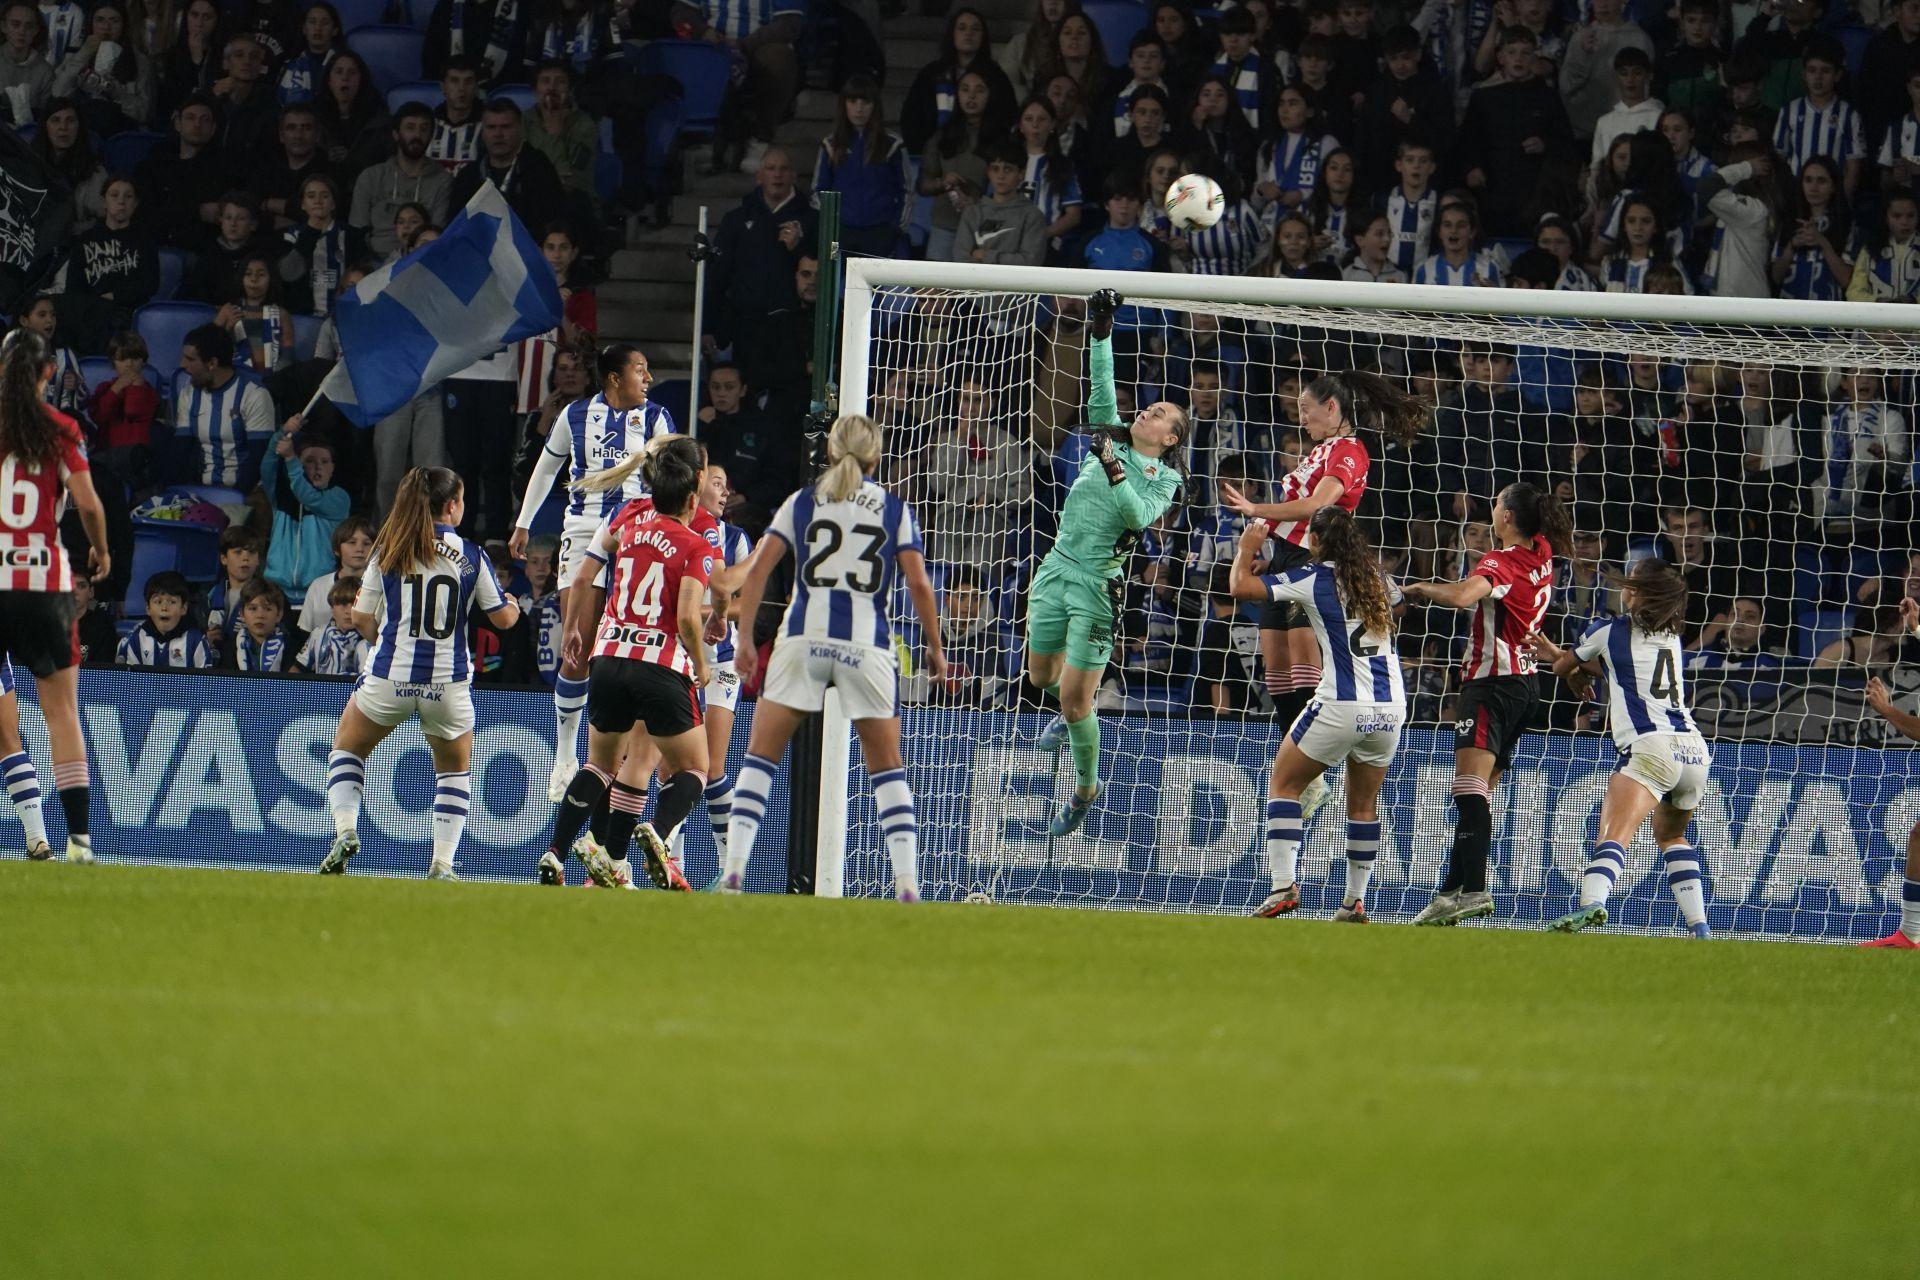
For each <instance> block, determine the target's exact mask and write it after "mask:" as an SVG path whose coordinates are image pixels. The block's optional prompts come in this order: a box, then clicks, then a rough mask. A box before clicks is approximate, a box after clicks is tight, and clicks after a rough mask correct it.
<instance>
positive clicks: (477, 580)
mask: <svg viewBox="0 0 1920 1280" xmlns="http://www.w3.org/2000/svg"><path fill="white" fill-rule="evenodd" d="M433 532H434V544H433V551H434V557H433V563H432V564H431V565H428V566H426V567H424V568H423V567H421V566H419V565H413V566H410V567H408V568H406V569H404V570H390V569H387V568H384V567H383V566H382V565H381V564H380V561H379V556H378V554H376V555H375V556H374V558H373V559H372V560H370V561H368V562H367V568H366V572H365V573H364V574H363V575H362V576H361V580H360V595H359V597H358V598H357V599H356V600H355V601H354V602H353V607H354V608H355V609H357V610H359V611H360V612H361V613H370V614H373V615H374V616H375V617H378V618H380V636H379V638H378V639H377V640H375V641H374V644H373V652H372V654H370V655H369V656H368V658H367V667H366V672H367V674H368V675H370V676H377V677H379V678H380V679H383V680H392V681H393V682H395V683H396V684H464V683H466V682H467V681H468V680H469V679H471V678H472V676H473V662H472V658H471V656H470V654H469V652H468V649H467V615H468V613H469V612H470V611H471V610H472V608H473V605H474V602H475V601H476V600H477V601H478V602H479V604H480V608H481V609H482V610H483V611H485V612H488V613H491V612H493V611H494V610H495V609H498V608H499V607H500V606H501V605H503V604H505V603H506V597H505V596H504V595H502V594H501V592H500V580H499V579H498V578H496V577H495V576H494V573H493V562H492V561H490V560H488V559H487V554H486V552H484V551H482V550H481V549H480V548H479V547H478V546H476V545H474V544H473V543H472V542H469V541H468V540H467V539H465V538H463V537H461V536H460V535H459V533H458V532H456V531H455V530H454V529H453V528H452V526H450V525H444V524H442V525H435V526H434V530H433Z"/></svg>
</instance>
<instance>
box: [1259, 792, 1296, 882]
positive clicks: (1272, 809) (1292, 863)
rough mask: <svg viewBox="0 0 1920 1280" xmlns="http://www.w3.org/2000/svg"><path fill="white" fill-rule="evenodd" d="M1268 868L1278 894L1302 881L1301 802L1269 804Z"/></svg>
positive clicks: (1270, 800) (1291, 801) (1278, 801)
mask: <svg viewBox="0 0 1920 1280" xmlns="http://www.w3.org/2000/svg"><path fill="white" fill-rule="evenodd" d="M1267 866H1268V868H1269V869H1270V870H1271V871H1272V872H1273V887H1274V889H1275V890H1280V889H1284V888H1286V887H1287V886H1288V885H1290V884H1292V883H1293V882H1294V881H1295V880H1297V879H1299V877H1300V802H1299V801H1298V800H1273V799H1269V800H1268V801H1267Z"/></svg>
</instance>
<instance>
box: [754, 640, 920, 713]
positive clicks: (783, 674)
mask: <svg viewBox="0 0 1920 1280" xmlns="http://www.w3.org/2000/svg"><path fill="white" fill-rule="evenodd" d="M828 685H832V686H833V687H834V688H836V689H838V690H839V691H840V705H841V706H842V707H843V708H844V709H845V711H846V713H847V719H849V720H890V719H892V718H893V717H894V716H897V715H899V714H900V667H899V664H898V663H897V662H896V661H895V660H894V656H893V650H891V649H882V648H880V647H879V646H878V645H871V644H854V643H853V642H851V641H848V640H814V639H810V638H808V637H806V636H781V637H780V638H779V639H778V640H775V641H774V642H773V657H772V658H771V659H769V660H768V662H767V683H766V687H765V688H764V689H762V690H761V693H762V696H764V697H767V698H770V699H772V700H773V701H775V702H777V703H779V704H780V705H781V706H783V707H792V708H793V709H794V710H795V711H818V710H820V708H821V706H822V705H824V703H825V701H826V697H827V686H828Z"/></svg>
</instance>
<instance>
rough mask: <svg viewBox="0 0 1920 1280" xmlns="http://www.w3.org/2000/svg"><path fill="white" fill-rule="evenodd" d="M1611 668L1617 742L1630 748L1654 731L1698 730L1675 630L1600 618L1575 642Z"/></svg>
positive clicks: (1577, 650)
mask: <svg viewBox="0 0 1920 1280" xmlns="http://www.w3.org/2000/svg"><path fill="white" fill-rule="evenodd" d="M1573 652H1574V656H1576V657H1578V658H1579V659H1580V660H1581V661H1582V662H1588V661H1591V660H1593V659H1595V658H1598V659H1600V661H1601V663H1602V664H1603V665H1605V667H1606V669H1607V697H1608V699H1609V702H1610V704H1611V708H1610V710H1611V719H1612V721H1613V742H1614V745H1615V746H1617V747H1619V748H1620V750H1622V751H1626V750H1628V749H1629V748H1631V747H1632V746H1633V744H1634V743H1635V742H1636V741H1638V740H1639V739H1640V738H1642V737H1644V736H1645V735H1647V734H1650V733H1698V732H1700V730H1699V729H1698V728H1697V727H1696V726H1695V725H1694V723H1693V715H1692V713H1691V712H1689V711H1688V710H1687V691H1686V678H1685V675H1684V674H1683V668H1684V667H1685V666H1686V661H1685V655H1684V654H1683V653H1681V651H1680V637H1679V636H1677V635H1674V634H1673V633H1672V632H1670V631H1669V632H1663V633H1661V634H1658V635H1653V634H1649V633H1648V632H1645V631H1642V630H1641V629H1640V628H1639V627H1638V626H1636V625H1634V622H1633V619H1631V618H1625V617H1621V618H1601V619H1599V620H1598V621H1596V622H1595V623H1594V624H1593V625H1592V626H1591V627H1589V628H1587V634H1586V635H1585V636H1584V637H1583V638H1582V639H1581V641H1580V643H1579V644H1577V645H1575V646H1574V647H1573Z"/></svg>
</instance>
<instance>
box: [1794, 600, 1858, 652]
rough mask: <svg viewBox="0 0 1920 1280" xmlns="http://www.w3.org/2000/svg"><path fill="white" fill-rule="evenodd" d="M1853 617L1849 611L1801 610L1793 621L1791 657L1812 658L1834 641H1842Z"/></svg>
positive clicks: (1851, 611)
mask: <svg viewBox="0 0 1920 1280" xmlns="http://www.w3.org/2000/svg"><path fill="white" fill-rule="evenodd" d="M1852 617H1853V610H1851V609H1802V610H1800V611H1799V612H1798V613H1797V614H1795V615H1794V619H1793V655H1794V657H1796V658H1813V657H1815V656H1816V655H1818V654H1819V652H1820V651H1821V650H1822V649H1824V648H1826V647H1827V646H1828V645H1830V644H1832V643H1833V642H1834V641H1835V640H1844V639H1845V638H1846V636H1847V632H1848V630H1849V628H1850V625H1851V621H1852Z"/></svg>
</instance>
